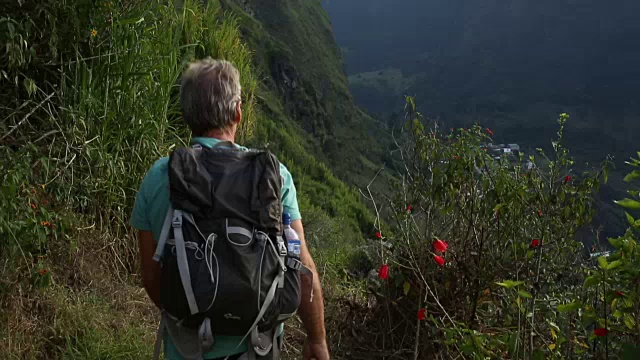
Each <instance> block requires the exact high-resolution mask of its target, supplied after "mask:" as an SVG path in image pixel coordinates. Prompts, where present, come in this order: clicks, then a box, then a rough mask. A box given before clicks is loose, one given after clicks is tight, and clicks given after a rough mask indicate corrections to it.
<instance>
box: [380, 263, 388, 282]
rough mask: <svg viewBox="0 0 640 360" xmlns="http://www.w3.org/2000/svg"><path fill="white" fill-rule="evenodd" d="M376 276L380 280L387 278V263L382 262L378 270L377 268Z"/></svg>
mask: <svg viewBox="0 0 640 360" xmlns="http://www.w3.org/2000/svg"><path fill="white" fill-rule="evenodd" d="M378 277H379V278H380V279H382V280H386V279H387V278H389V265H387V264H384V265H382V266H380V270H378Z"/></svg>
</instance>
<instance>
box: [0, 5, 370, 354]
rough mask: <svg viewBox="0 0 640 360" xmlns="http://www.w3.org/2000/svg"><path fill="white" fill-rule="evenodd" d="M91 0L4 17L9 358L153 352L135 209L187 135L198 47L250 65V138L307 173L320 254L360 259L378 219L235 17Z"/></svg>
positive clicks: (2, 251)
mask: <svg viewBox="0 0 640 360" xmlns="http://www.w3.org/2000/svg"><path fill="white" fill-rule="evenodd" d="M92 4H93V2H89V1H85V0H74V1H70V2H59V1H53V0H51V1H45V2H42V3H39V4H25V5H20V4H15V5H11V6H10V7H8V9H7V12H6V14H7V15H3V17H2V18H1V19H0V40H1V41H2V43H3V45H5V46H4V48H5V49H7V51H6V52H5V53H3V54H2V58H0V59H1V62H2V73H1V74H2V84H3V86H2V87H1V89H2V90H0V99H1V101H0V103H1V104H2V107H3V109H4V110H5V114H6V116H5V118H4V119H3V122H2V124H1V125H0V126H1V127H2V135H1V139H0V141H1V145H2V146H1V147H0V159H2V160H1V161H0V173H1V174H2V175H1V176H2V188H1V193H2V197H1V199H0V233H1V234H2V237H1V238H0V263H1V264H2V265H1V267H2V276H1V280H0V289H1V291H0V303H1V304H2V308H3V312H2V314H1V315H0V324H1V325H0V353H2V354H9V355H8V356H12V357H15V358H42V357H51V358H60V357H64V358H99V357H106V358H136V359H137V358H141V357H144V356H145V355H144V354H148V353H149V349H150V346H151V344H152V343H153V328H154V327H155V326H156V324H155V316H156V314H155V313H154V312H153V309H152V308H151V307H150V306H149V305H150V304H149V302H148V301H147V299H146V297H145V294H144V291H143V290H142V289H141V288H140V287H139V286H138V275H137V269H138V267H137V249H136V246H135V240H134V237H133V234H132V233H131V231H130V229H129V227H128V225H127V221H128V220H127V219H128V218H129V215H130V211H131V208H132V205H133V200H134V197H135V194H136V191H137V188H138V186H139V183H140V181H141V179H142V176H143V175H144V174H145V172H146V170H147V169H148V168H149V167H150V166H151V164H153V162H154V161H155V160H157V159H158V158H160V157H162V156H166V155H168V153H169V152H170V150H171V149H172V148H173V147H174V146H180V145H183V144H185V143H186V142H187V141H188V134H187V131H186V129H185V127H184V126H183V124H182V123H181V120H180V114H179V105H178V102H177V91H178V89H177V84H178V80H179V76H180V74H181V72H182V70H183V69H184V67H185V65H186V64H187V63H188V62H189V61H192V60H194V59H197V58H203V57H206V56H211V57H214V58H225V59H228V60H230V61H232V62H233V63H234V64H235V65H236V67H238V68H239V70H240V72H241V78H242V86H243V90H244V93H245V95H246V101H245V104H244V114H245V120H244V122H243V125H242V128H241V129H240V134H239V139H238V141H239V142H242V143H249V144H255V145H259V146H262V145H264V146H268V147H269V148H270V149H271V150H272V151H274V152H275V153H276V154H277V155H278V156H279V158H280V159H281V161H283V162H284V163H285V164H286V165H287V166H288V167H289V168H290V170H291V171H292V172H293V173H294V174H296V175H295V178H294V179H295V181H296V185H297V187H298V189H299V201H300V203H301V207H302V209H303V215H304V216H305V219H307V218H308V219H309V221H307V222H306V223H307V231H308V237H309V238H310V239H318V241H317V243H318V244H319V245H318V248H319V249H327V250H326V251H324V252H320V251H319V255H318V256H319V258H320V259H323V258H325V257H326V258H327V259H329V258H330V259H339V260H340V261H342V262H343V263H344V262H348V261H349V254H350V253H351V251H347V250H348V249H349V248H350V247H351V246H352V245H353V244H358V243H359V242H361V241H362V235H361V232H360V229H361V228H371V227H372V226H373V225H372V224H373V216H372V215H371V213H370V212H369V211H368V210H367V209H366V207H365V206H364V205H363V204H362V203H360V201H359V194H358V193H357V192H356V191H355V190H354V189H352V188H350V187H348V186H347V185H345V184H344V183H342V182H341V181H339V180H338V179H336V178H335V177H334V176H333V174H332V171H331V170H330V169H329V168H328V167H327V166H325V165H323V164H322V163H321V162H319V161H317V160H315V159H314V157H313V156H312V155H311V154H310V153H309V152H308V151H309V150H308V149H307V148H306V147H305V146H304V145H303V144H305V143H306V142H307V140H308V138H309V137H308V135H304V131H303V130H301V128H300V127H299V126H298V125H297V124H296V123H295V122H294V121H292V120H291V119H290V118H289V117H288V115H286V114H285V113H284V111H283V110H282V105H280V103H279V102H280V97H279V95H278V94H275V93H274V92H273V91H272V89H270V88H268V87H267V86H266V85H265V84H264V83H263V82H262V81H261V79H262V78H263V77H264V76H265V74H261V73H260V72H259V71H258V70H257V69H256V66H255V64H254V54H253V53H252V52H251V51H250V49H249V48H248V47H247V46H246V44H245V43H244V41H243V40H242V39H241V35H240V30H239V26H238V23H237V21H236V19H235V18H234V17H233V16H231V14H230V13H225V12H223V9H222V8H221V6H220V4H219V3H216V2H210V4H209V6H208V7H206V8H204V7H202V5H201V4H200V2H198V1H185V2H183V3H182V4H180V5H179V6H175V5H174V4H173V3H172V2H169V1H161V0H157V1H144V2H143V1H140V2H122V3H121V2H101V3H99V5H98V6H93V5H92ZM3 14H5V12H3ZM124 175H126V176H124ZM327 229H329V230H327ZM326 233H330V234H331V236H327V237H328V238H329V239H331V240H330V241H325V240H324V238H325V236H324V235H323V234H326ZM345 239H348V240H349V242H350V243H349V242H347V241H346V240H345ZM314 242H315V241H314ZM324 254H326V255H324ZM25 274H28V276H24V275H25ZM114 313H122V314H129V316H117V317H112V316H111V315H112V314H114ZM141 316H142V317H143V319H144V321H139V320H140V317H141ZM132 334H137V335H132ZM139 334H143V336H140V335H139Z"/></svg>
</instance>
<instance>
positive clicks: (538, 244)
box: [529, 239, 540, 248]
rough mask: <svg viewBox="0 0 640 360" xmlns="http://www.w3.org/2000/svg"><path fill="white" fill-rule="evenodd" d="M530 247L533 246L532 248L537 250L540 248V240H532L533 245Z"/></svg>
mask: <svg viewBox="0 0 640 360" xmlns="http://www.w3.org/2000/svg"><path fill="white" fill-rule="evenodd" d="M529 246H531V247H532V248H537V247H538V246H540V240H538V239H533V240H531V244H530V245H529Z"/></svg>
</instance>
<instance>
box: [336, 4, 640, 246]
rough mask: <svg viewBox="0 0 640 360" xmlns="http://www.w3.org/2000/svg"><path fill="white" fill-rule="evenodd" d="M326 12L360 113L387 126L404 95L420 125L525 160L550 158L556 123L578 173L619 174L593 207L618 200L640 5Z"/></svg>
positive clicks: (629, 146)
mask: <svg viewBox="0 0 640 360" xmlns="http://www.w3.org/2000/svg"><path fill="white" fill-rule="evenodd" d="M324 6H325V8H326V9H327V11H328V13H329V14H330V16H331V19H332V23H333V25H334V31H335V34H336V38H337V40H338V43H339V44H340V46H341V47H342V49H343V53H344V54H345V60H346V68H347V69H348V71H349V75H350V80H351V89H352V91H353V94H354V97H355V99H356V102H357V104H358V105H360V106H362V107H363V108H365V109H367V110H368V111H370V112H372V113H375V114H378V115H379V116H380V117H381V118H386V119H388V122H389V123H390V124H392V125H396V124H397V122H396V118H397V115H395V114H393V113H394V112H399V110H400V109H401V108H402V106H403V95H405V94H410V95H414V96H416V98H417V101H418V104H420V108H421V109H422V111H423V113H424V114H425V115H427V116H429V117H432V118H437V119H440V120H441V121H444V122H445V123H446V125H445V127H446V128H449V127H450V126H468V125H469V124H470V123H472V122H476V121H479V122H481V123H482V124H483V125H485V126H488V127H491V128H492V129H493V130H494V131H495V133H496V141H498V142H509V143H520V144H521V145H525V146H528V147H529V148H531V149H535V148H538V147H542V148H546V149H549V147H550V140H549V139H551V138H552V137H553V136H554V135H555V132H556V130H557V124H556V118H557V115H558V114H560V113H563V112H566V113H568V114H570V115H571V120H570V121H569V123H568V126H567V133H566V137H565V141H566V145H567V146H568V147H569V148H570V149H571V151H572V153H573V155H574V156H575V157H576V159H577V160H578V162H579V163H585V162H589V163H596V162H600V161H602V160H604V159H605V157H606V156H607V154H611V155H613V156H614V157H615V164H616V167H617V169H616V171H614V172H613V174H612V177H611V181H612V182H611V184H610V186H609V187H608V188H605V189H604V190H605V191H604V192H603V194H602V195H603V198H604V200H605V201H607V202H610V201H611V200H612V199H618V198H619V197H621V196H624V193H623V191H620V190H615V189H624V188H625V185H624V183H623V182H622V181H621V180H622V177H623V174H624V173H625V172H626V169H625V165H624V160H625V159H627V158H628V156H629V155H630V154H633V153H634V152H635V150H636V144H635V141H634V139H635V138H637V137H638V136H640V125H639V124H640V122H639V121H638V120H639V119H640V104H639V103H638V101H637V99H636V97H635V95H634V94H635V90H634V89H637V88H638V87H640V71H639V70H638V68H637V66H635V64H636V63H637V62H638V60H640V51H638V48H640V47H639V45H640V41H639V40H638V39H640V37H639V36H638V35H640V25H639V23H638V22H637V21H636V19H635V17H634V15H633V14H636V13H637V12H638V11H640V4H639V3H638V2H636V1H632V0H616V1H613V2H608V3H606V4H605V3H601V2H598V1H593V0H592V1H586V2H581V3H576V2H574V1H569V0H563V1H555V2H549V1H526V0H520V1H513V2H509V3H508V4H506V3H504V2H502V1H494V0H492V1H483V2H469V1H462V0H453V1H442V0H436V1H428V2H425V1H419V0H399V1H396V2H394V3H393V6H391V5H390V3H389V2H387V1H382V0H372V1H365V0H353V1H335V0H326V1H324ZM354 14H358V16H354ZM390 74H393V76H391V75H390ZM604 207H606V208H610V206H608V205H606V206H604ZM604 212H605V213H608V215H605V214H601V215H602V218H601V219H600V220H601V223H605V224H607V225H609V224H611V223H613V222H614V221H613V219H614V218H618V219H623V217H622V216H621V215H623V214H621V213H620V211H619V210H618V211H616V212H615V213H611V212H610V211H609V210H606V211H604ZM607 218H608V220H607ZM621 229H622V228H620V227H616V229H612V230H611V231H607V232H606V234H607V235H613V234H615V233H616V231H619V230H621Z"/></svg>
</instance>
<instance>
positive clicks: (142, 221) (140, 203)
mask: <svg viewBox="0 0 640 360" xmlns="http://www.w3.org/2000/svg"><path fill="white" fill-rule="evenodd" d="M148 182H149V173H147V175H146V176H145V177H144V179H143V180H142V184H141V185H140V189H139V190H138V195H136V201H135V203H134V205H133V211H132V213H131V219H130V220H129V223H130V224H131V226H133V227H134V228H136V229H138V230H143V231H151V230H152V228H151V221H149V216H148V211H147V210H148V206H149V205H148V200H147V196H146V194H145V189H146V187H147V184H148Z"/></svg>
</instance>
